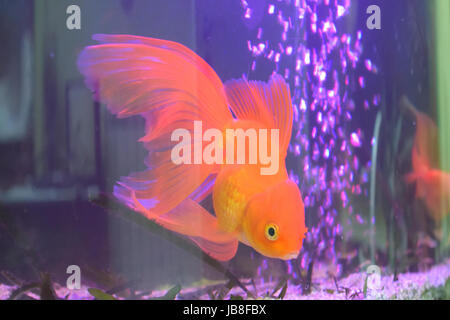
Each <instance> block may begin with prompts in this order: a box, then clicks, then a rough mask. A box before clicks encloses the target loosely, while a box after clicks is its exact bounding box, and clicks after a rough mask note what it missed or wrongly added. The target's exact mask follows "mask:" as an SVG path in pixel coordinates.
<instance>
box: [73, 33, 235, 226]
mask: <svg viewBox="0 0 450 320" xmlns="http://www.w3.org/2000/svg"><path fill="white" fill-rule="evenodd" d="M93 39H94V40H97V41H99V42H100V44H98V45H94V46H89V47H86V48H85V49H84V50H83V51H82V52H81V54H80V56H79V59H78V67H79V70H80V71H81V73H82V74H83V75H84V77H85V79H86V84H87V86H88V87H89V88H90V89H91V90H92V91H94V93H95V97H96V99H97V100H99V101H100V102H102V103H104V104H106V106H107V107H108V109H109V110H110V111H111V112H112V113H113V114H115V115H116V116H117V117H119V118H125V117H130V116H134V115H140V116H142V117H143V118H144V119H145V120H146V129H145V130H146V132H145V136H144V137H142V138H141V139H140V141H141V142H143V143H144V146H145V148H146V149H147V150H148V157H147V159H146V165H147V167H148V169H147V170H145V171H143V172H138V173H134V174H131V175H129V176H128V177H124V178H122V179H121V181H120V182H119V183H118V184H117V185H116V187H115V190H114V194H115V196H116V197H117V198H118V199H119V200H121V201H122V202H124V203H125V204H127V205H128V206H130V207H136V206H143V207H144V208H145V209H146V210H150V211H151V216H153V217H155V216H159V215H163V214H165V213H167V212H169V211H171V210H172V209H174V208H175V207H177V206H178V205H179V204H180V203H181V202H182V201H183V200H184V199H186V198H188V197H189V196H190V195H191V194H192V193H193V192H195V191H196V190H197V189H198V188H200V187H201V185H202V183H203V182H204V181H205V180H206V179H207V178H208V177H209V176H210V175H211V174H214V173H215V172H217V171H218V170H219V168H218V165H207V164H203V163H201V162H200V163H197V164H186V163H185V162H182V163H180V164H175V163H174V161H172V152H173V148H174V147H175V146H176V145H178V144H180V143H181V142H177V141H172V137H173V132H174V131H175V130H176V129H181V130H182V132H184V133H186V134H187V135H188V136H190V137H194V136H195V135H194V134H193V133H194V124H193V123H194V121H202V127H203V130H205V129H207V128H223V127H224V126H225V124H226V123H228V122H230V121H232V119H233V117H232V114H231V112H230V110H229V109H228V106H227V99H226V96H225V92H224V89H223V84H222V82H221V80H220V78H219V77H218V76H217V74H216V73H215V72H214V70H213V69H212V68H211V67H210V66H209V65H208V64H207V63H206V62H205V61H204V60H203V59H201V58H200V57H199V56H198V55H196V54H195V53H194V52H193V51H191V50H190V49H188V48H187V47H185V46H183V45H181V44H178V43H175V42H171V41H165V40H159V39H152V38H145V37H137V36H130V35H101V34H100V35H95V36H94V37H93ZM182 142H183V143H184V141H182ZM190 142H191V144H190V146H191V145H193V144H194V145H195V141H190ZM192 142H194V143H192ZM190 146H189V147H190ZM183 150H185V149H183ZM183 155H184V154H183ZM189 158H190V157H189Z"/></svg>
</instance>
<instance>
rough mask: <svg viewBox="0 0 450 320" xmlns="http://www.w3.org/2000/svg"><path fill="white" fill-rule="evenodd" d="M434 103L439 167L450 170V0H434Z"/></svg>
mask: <svg viewBox="0 0 450 320" xmlns="http://www.w3.org/2000/svg"><path fill="white" fill-rule="evenodd" d="M434 21H435V23H434V32H435V46H436V48H435V50H436V51H435V63H436V103H437V111H438V127H439V150H440V162H441V169H442V170H444V171H447V172H449V171H450V125H449V123H450V1H448V0H435V13H434Z"/></svg>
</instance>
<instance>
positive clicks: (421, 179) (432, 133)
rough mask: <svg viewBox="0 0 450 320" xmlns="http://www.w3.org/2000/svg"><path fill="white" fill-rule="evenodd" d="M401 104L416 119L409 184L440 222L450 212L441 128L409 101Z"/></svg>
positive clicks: (448, 182) (408, 177) (449, 179)
mask: <svg viewBox="0 0 450 320" xmlns="http://www.w3.org/2000/svg"><path fill="white" fill-rule="evenodd" d="M400 103H401V106H402V107H404V108H405V110H407V111H408V112H410V114H411V115H413V116H414V118H415V120H416V133H415V136H414V141H413V147H412V151H411V163H412V172H410V173H409V174H408V175H407V176H406V181H407V182H409V183H416V194H415V196H416V198H418V199H421V200H422V201H423V202H424V203H425V205H426V207H427V209H428V213H429V214H430V216H431V217H432V218H433V219H434V220H435V221H438V222H439V221H441V220H442V218H443V217H444V216H445V215H447V214H448V213H449V212H450V173H448V172H445V171H443V170H440V169H439V150H438V129H437V126H436V124H435V123H434V121H433V120H432V119H431V118H430V117H429V116H428V115H426V114H425V113H423V112H420V111H418V110H417V109H416V108H415V107H414V106H413V105H412V103H411V102H410V101H409V100H408V98H406V97H402V99H401V101H400Z"/></svg>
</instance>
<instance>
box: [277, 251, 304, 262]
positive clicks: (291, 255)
mask: <svg viewBox="0 0 450 320" xmlns="http://www.w3.org/2000/svg"><path fill="white" fill-rule="evenodd" d="M299 253H300V251H295V252H291V253H288V254H287V255H285V256H283V257H282V258H281V259H283V260H291V259H295V258H297V257H298V255H299Z"/></svg>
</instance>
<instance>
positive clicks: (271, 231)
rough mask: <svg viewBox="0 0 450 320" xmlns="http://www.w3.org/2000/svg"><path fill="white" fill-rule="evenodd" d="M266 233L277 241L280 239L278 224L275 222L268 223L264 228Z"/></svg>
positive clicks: (268, 237)
mask: <svg viewBox="0 0 450 320" xmlns="http://www.w3.org/2000/svg"><path fill="white" fill-rule="evenodd" d="M264 233H265V235H266V238H267V239H269V240H270V241H275V240H277V239H278V226H277V225H276V224H275V223H268V224H266V227H265V228H264Z"/></svg>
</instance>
